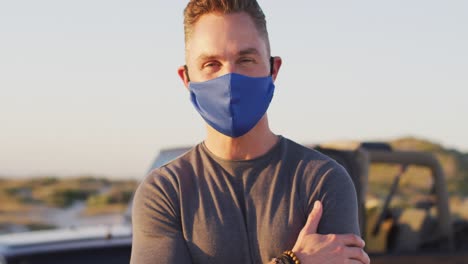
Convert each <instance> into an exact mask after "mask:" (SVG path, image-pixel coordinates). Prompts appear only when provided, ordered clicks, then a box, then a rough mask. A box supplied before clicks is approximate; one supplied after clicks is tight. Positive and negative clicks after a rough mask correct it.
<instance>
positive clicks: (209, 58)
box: [197, 54, 219, 61]
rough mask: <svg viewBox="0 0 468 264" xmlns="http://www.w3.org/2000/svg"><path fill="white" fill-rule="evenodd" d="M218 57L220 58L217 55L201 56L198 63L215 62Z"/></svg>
mask: <svg viewBox="0 0 468 264" xmlns="http://www.w3.org/2000/svg"><path fill="white" fill-rule="evenodd" d="M218 57H219V56H216V55H210V54H200V56H198V58H197V61H207V60H213V59H217V58H218Z"/></svg>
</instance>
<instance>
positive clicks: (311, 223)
mask: <svg viewBox="0 0 468 264" xmlns="http://www.w3.org/2000/svg"><path fill="white" fill-rule="evenodd" d="M320 218H322V203H321V202H320V201H315V203H314V208H312V212H310V214H309V217H308V218H307V223H306V224H305V226H304V231H305V232H306V233H307V234H315V233H317V228H318V225H319V223H320Z"/></svg>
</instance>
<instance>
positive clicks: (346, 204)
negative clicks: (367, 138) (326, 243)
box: [307, 161, 360, 235]
mask: <svg viewBox="0 0 468 264" xmlns="http://www.w3.org/2000/svg"><path fill="white" fill-rule="evenodd" d="M320 171H321V173H320V175H318V176H319V177H318V178H317V179H318V180H317V181H316V186H315V188H316V191H318V192H316V193H315V194H316V195H311V196H309V200H308V206H307V207H308V213H310V212H311V211H312V208H313V204H314V202H315V200H320V201H321V202H322V204H323V214H322V218H321V219H320V223H319V226H318V232H319V233H320V234H349V233H352V234H356V235H360V230H359V219H358V204H357V203H358V202H357V195H356V189H355V187H354V184H353V182H352V180H351V177H350V176H349V174H348V173H347V172H346V170H345V169H344V168H343V167H342V166H341V165H339V164H337V163H336V162H334V161H330V162H327V164H326V165H324V167H323V168H321V169H320Z"/></svg>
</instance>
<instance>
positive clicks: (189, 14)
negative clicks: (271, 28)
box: [184, 0, 270, 52]
mask: <svg viewBox="0 0 468 264" xmlns="http://www.w3.org/2000/svg"><path fill="white" fill-rule="evenodd" d="M239 12H245V13H247V14H248V15H249V16H250V17H251V18H252V20H253V22H254V24H255V27H256V28H257V30H258V32H259V33H260V34H261V35H262V36H263V37H264V38H265V41H266V44H267V49H268V52H270V43H269V40H268V31H267V27H266V20H265V14H264V13H263V11H262V9H261V8H260V5H259V4H258V3H257V1H256V0H190V2H189V3H188V4H187V7H186V8H185V10H184V33H185V43H187V41H188V39H189V38H190V36H191V33H192V29H193V25H194V24H195V23H196V22H197V21H198V19H199V18H200V17H201V16H203V15H205V14H208V13H221V14H232V13H239Z"/></svg>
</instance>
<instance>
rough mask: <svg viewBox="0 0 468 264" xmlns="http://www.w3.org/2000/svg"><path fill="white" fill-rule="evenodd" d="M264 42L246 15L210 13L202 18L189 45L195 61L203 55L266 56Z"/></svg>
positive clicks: (187, 43)
mask: <svg viewBox="0 0 468 264" xmlns="http://www.w3.org/2000/svg"><path fill="white" fill-rule="evenodd" d="M266 48H267V45H266V41H265V39H264V38H263V37H262V36H261V35H260V34H259V32H258V30H257V28H256V27H255V24H254V22H253V20H252V18H251V17H250V16H249V15H248V14H247V13H234V14H217V13H209V14H205V15H203V16H201V17H200V19H199V20H198V21H197V22H196V23H195V25H194V27H193V31H192V34H191V36H190V38H189V39H188V40H187V42H186V52H187V53H190V55H189V54H187V55H189V56H190V57H191V58H192V59H196V58H198V57H200V56H214V55H216V56H223V55H224V56H227V55H234V54H235V55H238V54H247V53H250V54H252V53H257V54H263V53H265V51H264V49H266Z"/></svg>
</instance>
